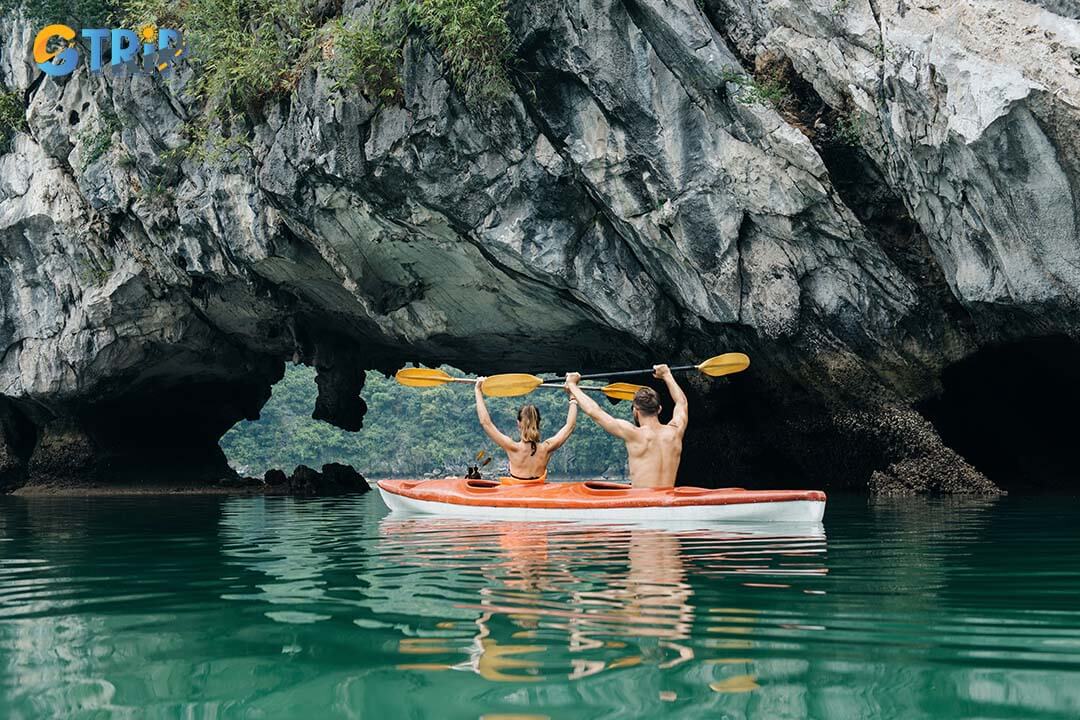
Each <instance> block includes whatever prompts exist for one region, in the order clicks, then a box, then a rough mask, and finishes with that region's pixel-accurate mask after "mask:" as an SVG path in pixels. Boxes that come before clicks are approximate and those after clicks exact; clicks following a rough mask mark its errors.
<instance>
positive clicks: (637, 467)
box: [566, 365, 688, 488]
mask: <svg viewBox="0 0 1080 720" xmlns="http://www.w3.org/2000/svg"><path fill="white" fill-rule="evenodd" d="M654 371H655V372H654V374H655V376H656V377H657V378H659V379H661V380H663V381H664V383H665V384H666V385H667V388H668V391H669V392H670V393H671V397H672V399H673V400H674V401H675V411H674V413H673V414H672V417H671V422H669V423H668V424H666V425H665V424H663V423H661V422H660V418H659V413H660V403H659V396H657V395H656V393H655V392H652V391H650V392H649V393H640V392H639V394H638V396H635V398H634V418H635V420H637V423H638V424H637V425H636V426H635V425H634V424H633V423H629V422H627V421H626V420H620V419H618V418H614V417H612V416H611V415H609V414H608V413H606V412H604V410H603V409H602V408H601V407H600V406H599V405H598V404H597V403H596V401H595V400H593V399H592V398H590V397H589V396H587V395H586V394H585V393H584V392H582V390H581V388H579V387H578V380H579V379H580V374H579V373H569V374H568V375H567V376H566V389H567V390H568V391H569V392H570V394H571V395H573V396H574V397H575V398H576V399H577V401H578V405H580V406H581V409H582V410H583V411H584V412H585V414H587V415H588V416H589V417H591V418H592V419H593V420H595V421H596V422H597V424H599V425H600V427H602V428H604V429H605V430H607V431H608V432H609V433H611V434H612V435H614V436H615V437H618V438H622V440H623V441H624V442H625V443H626V453H627V456H628V458H629V465H630V482H631V483H632V484H633V486H634V487H635V488H669V487H674V485H675V476H676V474H677V473H678V471H679V460H680V459H681V458H682V439H683V434H684V433H685V432H686V425H687V421H688V414H687V403H686V395H685V393H683V391H682V388H680V387H679V384H678V383H676V382H675V378H674V377H672V375H671V370H670V369H668V366H667V365H657V366H656V367H655V368H654Z"/></svg>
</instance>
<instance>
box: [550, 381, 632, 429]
mask: <svg viewBox="0 0 1080 720" xmlns="http://www.w3.org/2000/svg"><path fill="white" fill-rule="evenodd" d="M580 380H581V373H576V372H572V373H567V374H566V391H567V392H569V393H570V395H571V396H572V397H573V398H574V399H575V400H577V401H578V406H580V407H581V411H582V412H583V413H585V414H586V415H588V416H589V417H591V418H592V419H593V420H595V421H596V424H597V425H599V426H600V427H602V428H604V430H607V431H608V432H609V433H611V434H612V435H614V436H615V437H617V438H622V439H624V440H625V439H626V437H627V436H628V435H629V434H630V433H631V432H633V430H634V426H633V425H631V424H630V423H628V422H626V421H625V420H620V419H618V418H614V417H612V416H611V415H608V414H607V413H606V412H604V410H603V408H601V407H600V406H599V405H598V404H597V402H596V401H595V400H593V399H592V398H591V397H589V396H588V395H586V394H585V391H584V390H582V389H581V388H580V387H578V381H580Z"/></svg>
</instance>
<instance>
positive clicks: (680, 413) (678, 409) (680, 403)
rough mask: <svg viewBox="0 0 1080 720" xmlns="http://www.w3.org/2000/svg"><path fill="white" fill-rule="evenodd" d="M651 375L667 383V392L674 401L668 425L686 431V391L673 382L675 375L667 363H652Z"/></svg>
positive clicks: (688, 414)
mask: <svg viewBox="0 0 1080 720" xmlns="http://www.w3.org/2000/svg"><path fill="white" fill-rule="evenodd" d="M653 375H655V376H656V377H657V379H659V380H663V381H664V384H665V385H667V389H668V394H669V395H671V399H672V400H673V401H674V402H675V409H674V410H673V411H672V414H671V422H669V423H668V425H670V426H672V427H677V428H679V430H680V431H683V432H685V431H686V424H687V423H688V422H689V421H690V412H689V404H688V403H687V402H686V393H684V392H683V389H682V388H681V387H679V383H677V382H675V376H674V375H672V374H671V368H669V367H668V366H667V365H654V366H653Z"/></svg>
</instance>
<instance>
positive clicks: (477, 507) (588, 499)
mask: <svg viewBox="0 0 1080 720" xmlns="http://www.w3.org/2000/svg"><path fill="white" fill-rule="evenodd" d="M379 493H380V494H381V495H382V498H383V501H384V502H385V503H386V505H387V507H389V508H390V509H391V510H394V511H400V512H412V513H426V514H431V515H443V516H449V517H469V518H492V519H506V520H574V519H590V520H600V519H604V520H632V521H637V520H677V521H710V522H712V521H718V522H725V521H740V522H741V521H751V522H754V521H756V522H763V521H769V522H775V521H784V522H818V521H820V520H821V518H822V515H824V513H825V493H823V492H820V491H817V490H743V489H742V488H721V489H718V490H709V489H707V488H696V487H677V488H668V489H634V488H631V487H630V486H629V485H622V484H619V483H607V482H575V483H538V484H533V485H503V484H500V483H497V482H493V481H490V480H466V479H464V478H446V479H443V480H380V481H379Z"/></svg>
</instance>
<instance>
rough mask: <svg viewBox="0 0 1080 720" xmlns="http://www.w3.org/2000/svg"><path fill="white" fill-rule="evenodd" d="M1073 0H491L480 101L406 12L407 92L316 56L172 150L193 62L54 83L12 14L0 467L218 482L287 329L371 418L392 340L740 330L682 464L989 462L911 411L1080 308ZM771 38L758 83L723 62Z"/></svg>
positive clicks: (740, 63) (431, 358) (595, 344)
mask: <svg viewBox="0 0 1080 720" xmlns="http://www.w3.org/2000/svg"><path fill="white" fill-rule="evenodd" d="M347 8H351V6H349V5H348V4H347ZM1076 10H1077V8H1076V7H1075V3H1073V2H1070V1H1068V0H1044V2H1042V3H1041V4H1033V3H1027V2H1021V1H1020V0H935V1H934V2H929V1H928V0H872V1H871V0H840V1H839V2H838V1H837V0H767V1H766V0H705V2H704V3H703V7H699V5H698V4H697V3H696V2H694V0H670V1H668V2H653V1H649V0H591V1H589V2H585V1H584V0H534V1H533V2H529V3H519V2H515V1H513V0H511V2H509V3H508V24H509V27H510V30H511V35H512V48H511V49H512V52H513V55H514V61H513V63H512V67H513V72H512V73H511V75H512V80H513V84H514V92H513V93H512V94H511V95H510V96H509V97H507V98H506V99H505V100H504V101H503V102H501V103H498V104H495V105H493V106H492V107H488V108H483V109H480V108H475V107H472V106H469V105H467V104H466V103H465V102H464V101H463V99H462V97H461V95H460V93H459V92H458V90H457V89H456V88H455V87H454V86H453V85H452V83H451V82H450V81H449V80H448V78H447V74H446V72H445V69H444V67H443V65H442V62H441V60H440V57H439V55H438V51H437V49H435V48H433V47H432V46H431V45H430V44H428V43H427V42H425V41H424V40H423V39H422V38H419V37H410V38H409V39H408V40H407V41H406V45H405V50H404V57H403V69H402V72H403V81H404V82H403V98H402V100H401V101H400V102H391V103H385V104H381V103H373V102H371V101H370V100H368V99H367V98H365V97H364V96H363V95H361V94H360V93H359V92H357V91H345V92H342V91H341V90H339V89H335V87H334V82H333V80H332V79H330V78H329V77H327V76H326V75H325V74H323V73H322V72H321V71H320V68H319V67H318V66H315V67H313V68H310V69H308V70H307V71H306V72H305V73H304V74H303V75H302V76H301V78H300V80H299V83H298V86H297V88H296V90H295V92H294V93H292V94H291V95H290V96H288V97H285V98H281V99H280V101H276V102H272V103H268V104H267V106H266V107H265V108H264V112H263V113H262V114H261V116H260V117H259V118H257V119H253V120H252V121H251V125H250V127H248V128H245V129H244V130H245V132H247V133H248V135H249V140H248V142H247V143H245V146H244V149H243V151H242V152H241V153H239V154H238V156H237V157H235V158H231V159H229V160H228V161H225V162H221V163H206V162H201V161H196V160H193V159H190V158H188V157H186V156H185V155H184V154H183V153H181V152H172V151H175V150H176V149H178V148H181V147H182V146H183V144H184V142H185V140H184V137H185V134H184V130H185V123H186V122H187V121H188V119H189V118H191V117H192V116H194V115H197V114H198V112H199V108H198V107H197V106H194V105H192V104H191V101H190V99H189V98H188V97H187V96H186V95H185V93H184V87H185V83H187V82H189V81H190V71H188V73H187V74H186V75H181V76H179V77H176V78H173V79H172V80H170V81H169V82H167V83H162V82H160V81H152V80H150V79H148V78H145V77H135V78H129V79H117V78H110V77H102V76H90V75H87V74H85V72H84V71H83V70H80V71H78V73H76V75H75V76H73V77H72V78H70V79H68V80H66V81H62V82H57V81H54V80H51V79H45V80H41V79H39V78H38V76H39V75H40V73H39V72H38V71H37V70H36V69H34V68H33V66H32V65H31V64H30V63H29V60H28V58H29V53H28V51H27V50H26V49H27V48H28V47H29V45H30V42H31V40H32V36H33V32H34V31H33V29H32V28H31V27H30V24H29V23H28V22H26V21H25V20H24V19H23V18H21V17H20V16H18V15H8V16H6V17H4V18H3V20H2V22H0V27H2V30H3V33H4V36H5V37H8V38H11V39H12V41H11V42H8V43H5V46H4V48H3V49H2V55H0V80H2V82H3V84H4V85H6V86H7V87H8V88H12V89H16V90H18V91H20V92H23V93H25V97H26V100H27V107H26V117H27V131H26V132H19V133H17V134H16V135H15V136H14V138H13V141H12V143H11V147H10V149H9V152H7V154H5V155H3V156H0V351H2V355H0V394H2V395H3V398H2V400H0V420H2V422H0V431H2V433H3V438H0V440H3V441H4V442H3V443H0V482H3V483H6V485H7V486H8V487H12V486H16V485H18V484H21V483H23V482H31V483H33V482H54V481H60V480H58V479H57V478H56V476H57V474H61V475H62V474H63V473H64V472H65V468H69V470H68V471H67V472H68V473H69V474H70V475H71V478H69V480H70V481H72V482H79V481H80V478H84V477H91V476H95V477H100V476H108V475H109V474H110V473H118V472H140V471H144V470H145V469H146V468H148V467H160V466H161V465H162V464H167V465H169V466H170V467H174V468H177V469H178V470H179V471H182V472H187V473H197V474H203V475H205V476H206V477H208V478H210V477H220V476H221V475H222V474H224V473H227V472H228V470H227V468H226V466H225V464H224V459H223V457H222V456H221V452H220V450H219V449H218V448H217V444H216V441H217V439H218V438H219V437H220V435H221V434H222V433H223V432H224V431H225V430H226V429H227V428H228V427H230V426H231V425H232V424H233V423H234V422H236V421H237V420H239V419H242V418H255V417H257V415H258V412H259V409H260V408H261V406H262V404H263V403H264V402H265V401H266V399H267V398H268V397H269V392H270V390H269V389H270V386H271V384H272V383H273V382H275V381H276V380H277V379H279V378H280V376H281V374H282V372H283V367H284V362H285V361H296V362H303V363H306V364H310V365H313V366H314V367H316V368H317V369H318V373H319V374H318V377H319V380H318V384H319V400H318V404H317V406H316V407H315V408H313V410H314V411H315V413H316V416H317V417H319V418H320V419H324V420H327V421H329V422H333V423H335V424H338V425H340V426H341V427H344V428H347V429H350V430H357V429H359V428H360V427H361V425H362V422H363V415H364V411H365V409H366V408H365V405H364V404H363V400H362V399H361V398H360V397H359V394H360V393H361V392H362V387H363V382H364V377H365V375H364V371H365V370H377V371H392V370H394V369H396V368H397V367H400V366H401V365H402V364H404V363H405V362H407V361H423V362H428V363H436V364H437V363H449V364H452V365H455V366H458V367H460V368H462V369H464V370H468V371H478V372H484V373H493V372H499V371H511V370H514V371H530V372H537V371H563V370H567V369H572V368H578V367H580V368H582V369H586V370H588V369H607V368H621V367H633V366H636V365H641V364H643V363H644V364H651V363H652V362H655V361H657V360H658V359H665V360H666V359H670V360H679V359H682V360H689V359H695V358H696V359H700V358H703V357H708V356H710V355H713V354H716V353H718V352H722V351H726V350H743V351H745V352H748V353H749V354H750V355H751V357H752V358H753V365H752V368H751V371H749V372H748V373H746V374H744V375H743V376H739V377H737V378H733V379H732V380H731V381H730V382H728V381H723V382H713V383H708V382H705V381H703V380H701V379H700V378H691V379H688V383H687V384H688V385H689V387H690V392H691V395H692V399H693V402H694V407H693V418H694V429H693V431H692V432H691V434H690V437H689V438H688V447H687V453H686V456H685V457H686V460H685V467H684V471H683V477H682V480H683V481H684V482H693V483H695V484H702V485H726V484H739V485H744V486H751V487H752V486H755V485H760V484H771V483H778V484H787V485H792V484H795V485H818V486H824V487H842V488H859V489H863V490H865V489H867V488H869V489H871V490H873V491H874V492H878V493H884V494H908V493H914V492H920V493H952V492H995V491H996V490H997V487H996V486H995V484H994V483H992V482H991V481H989V480H987V479H986V477H984V475H983V474H982V473H981V472H980V471H979V470H977V469H975V468H974V467H972V466H971V465H969V464H968V463H967V462H966V461H965V460H964V459H963V457H962V456H961V455H959V454H958V453H957V452H954V450H953V449H951V448H949V447H947V446H946V445H945V444H944V443H943V442H942V440H941V438H940V437H939V435H938V433H937V432H936V430H935V428H934V426H933V425H932V424H931V423H930V422H928V421H927V420H926V419H925V418H924V417H923V416H921V415H920V414H919V412H918V411H917V409H916V408H917V406H918V404H919V403H920V402H922V401H924V400H926V399H927V398H929V397H932V396H934V395H935V394H937V393H939V392H940V391H941V376H942V373H943V372H944V370H945V369H946V368H947V367H949V366H950V365H951V364H953V363H956V362H958V361H960V360H962V359H964V358H966V357H969V356H970V355H972V354H973V353H975V352H976V351H978V350H980V349H983V348H987V347H993V346H995V344H999V343H1002V342H1015V341H1023V340H1024V339H1026V338H1033V337H1042V336H1047V335H1062V336H1065V337H1068V338H1073V337H1075V335H1076V330H1077V327H1078V322H1077V321H1078V313H1077V297H1078V296H1080V229H1078V223H1080V135H1078V132H1077V128H1078V127H1080V21H1077V20H1076V19H1074V18H1076V17H1080V13H1077V12H1076ZM346 12H347V13H355V14H360V15H362V14H363V13H364V12H366V10H365V6H360V7H356V8H351V9H347V10H346ZM775 68H780V69H781V70H782V72H779V74H776V73H773V75H772V76H773V77H781V78H782V80H783V82H784V83H785V85H786V87H787V89H788V91H789V94H790V97H789V99H788V100H786V101H784V102H783V103H780V104H778V105H777V106H775V107H774V106H773V105H772V104H770V103H768V102H762V101H759V100H755V99H754V97H753V94H752V92H750V90H751V87H750V86H749V85H752V84H753V82H751V83H750V84H749V85H748V84H747V82H744V81H742V80H739V79H738V78H746V77H749V75H748V74H749V73H755V74H756V76H758V77H760V76H762V74H763V73H772V72H773V70H774V69H775ZM754 82H756V81H754ZM360 431H361V432H362V430H360ZM71 458H76V459H77V462H75V461H74V460H73V461H71V462H69V460H70V459H71ZM362 469H363V468H362V467H361V470H362Z"/></svg>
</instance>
